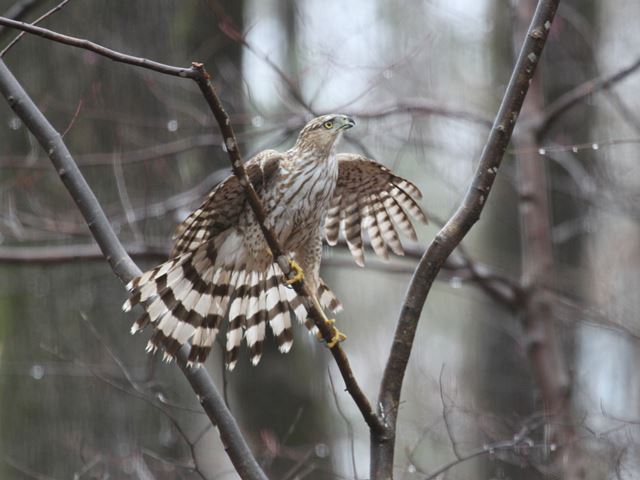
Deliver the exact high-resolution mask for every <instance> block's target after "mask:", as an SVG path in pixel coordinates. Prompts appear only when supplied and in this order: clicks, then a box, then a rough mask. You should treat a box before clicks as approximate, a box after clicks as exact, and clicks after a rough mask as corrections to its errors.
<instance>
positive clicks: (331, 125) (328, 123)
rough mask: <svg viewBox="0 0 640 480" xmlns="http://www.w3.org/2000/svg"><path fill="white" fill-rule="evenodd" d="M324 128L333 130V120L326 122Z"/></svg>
mask: <svg viewBox="0 0 640 480" xmlns="http://www.w3.org/2000/svg"><path fill="white" fill-rule="evenodd" d="M323 125H324V128H326V129H327V130H331V129H332V128H333V122H324V124H323Z"/></svg>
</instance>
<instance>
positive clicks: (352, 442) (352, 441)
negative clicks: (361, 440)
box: [327, 369, 358, 480]
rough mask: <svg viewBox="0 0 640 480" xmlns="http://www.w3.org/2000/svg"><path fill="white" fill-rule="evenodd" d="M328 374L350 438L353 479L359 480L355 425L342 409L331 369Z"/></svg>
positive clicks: (332, 391)
mask: <svg viewBox="0 0 640 480" xmlns="http://www.w3.org/2000/svg"><path fill="white" fill-rule="evenodd" d="M327 374H328V375H329V385H330V386H331V393H332V394H333V401H334V402H335V404H336V410H338V413H339V414H340V416H341V417H342V419H343V420H344V423H345V425H346V426H347V437H348V438H349V449H350V450H351V467H352V468H353V478H355V479H356V480H358V469H357V468H356V446H355V443H356V442H355V436H354V434H353V425H351V422H350V421H349V418H348V417H347V415H346V414H345V413H344V412H343V411H342V407H340V401H339V400H338V393H337V392H336V387H335V385H334V384H333V375H331V369H327Z"/></svg>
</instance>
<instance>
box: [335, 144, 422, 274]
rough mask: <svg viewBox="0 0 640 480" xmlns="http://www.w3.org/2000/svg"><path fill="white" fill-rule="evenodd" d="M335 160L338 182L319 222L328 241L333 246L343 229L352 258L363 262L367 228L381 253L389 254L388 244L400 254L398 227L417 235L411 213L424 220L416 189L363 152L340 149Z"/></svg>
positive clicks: (383, 255)
mask: <svg viewBox="0 0 640 480" xmlns="http://www.w3.org/2000/svg"><path fill="white" fill-rule="evenodd" d="M337 159H338V183H337V185H336V190H335V192H334V195H333V198H332V200H331V205H330V208H329V211H328V213H327V218H326V220H325V227H324V228H325V236H326V238H327V243H329V245H335V244H336V243H337V241H338V234H339V232H340V231H342V235H343V236H344V238H345V240H346V241H347V246H348V247H349V250H350V251H351V254H352V255H353V258H354V259H355V261H356V263H357V264H358V265H360V266H364V252H363V248H362V232H363V231H366V232H367V234H368V235H369V239H370V241H371V246H372V247H373V250H374V251H375V252H376V254H377V255H378V256H379V257H380V258H382V259H384V260H387V259H388V258H389V250H388V249H389V248H390V249H391V250H392V251H393V252H394V253H395V254H396V255H404V250H403V248H402V243H400V239H399V237H398V231H397V229H399V230H400V231H401V232H402V233H404V234H405V235H406V236H408V237H409V238H410V239H412V240H416V238H417V237H416V231H415V229H414V228H413V224H412V223H411V220H410V216H411V217H413V218H415V219H416V220H418V221H420V222H422V223H427V217H426V216H425V214H424V212H423V211H422V209H421V208H420V205H418V203H417V202H416V199H420V198H422V193H421V192H420V190H419V189H418V188H417V187H416V186H415V185H414V184H413V183H411V182H410V181H408V180H406V179H404V178H402V177H399V176H397V175H394V174H393V172H391V171H390V170H389V169H388V168H386V167H385V166H383V165H381V164H379V163H378V162H374V161H373V160H369V159H368V158H366V157H363V156H362V155H356V154H351V153H339V154H338V155H337Z"/></svg>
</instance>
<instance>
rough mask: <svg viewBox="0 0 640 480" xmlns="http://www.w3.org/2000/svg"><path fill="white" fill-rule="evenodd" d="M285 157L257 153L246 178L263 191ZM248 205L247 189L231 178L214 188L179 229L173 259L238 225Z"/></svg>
mask: <svg viewBox="0 0 640 480" xmlns="http://www.w3.org/2000/svg"><path fill="white" fill-rule="evenodd" d="M281 158H282V155H281V154H280V153H279V152H277V151H275V150H265V151H263V152H260V153H258V154H257V155H256V156H254V157H253V158H252V159H251V160H249V161H248V162H246V163H245V164H244V168H245V170H246V172H247V176H248V177H249V180H250V181H251V184H252V185H253V188H254V189H256V191H258V192H259V191H260V189H261V188H262V186H263V185H265V184H266V183H267V182H268V181H269V179H270V178H271V177H272V176H273V174H274V173H275V172H276V170H277V169H278V165H279V164H280V160H281ZM244 204H245V193H244V188H243V187H242V185H240V182H239V181H238V179H237V178H236V176H235V175H231V176H230V177H228V178H227V179H226V180H224V181H223V182H221V183H220V184H219V185H218V186H217V187H216V188H214V189H213V190H212V191H211V193H210V194H209V196H208V197H207V199H206V200H205V201H204V202H203V203H202V205H200V207H198V208H197V209H196V210H195V211H194V212H193V213H192V214H191V215H189V216H188V217H187V219H186V220H184V221H183V222H182V223H181V224H179V225H178V227H177V228H176V232H175V234H174V236H173V240H174V246H173V249H172V251H171V257H176V256H178V255H180V254H181V253H185V252H188V251H190V250H194V249H196V248H197V247H198V246H199V245H201V244H202V243H203V242H206V241H208V240H209V239H211V238H214V237H215V236H216V235H218V234H219V233H221V232H223V231H225V230H227V229H228V228H229V227H232V226H234V225H236V224H237V223H238V219H239V218H240V215H241V214H242V210H243V209H244Z"/></svg>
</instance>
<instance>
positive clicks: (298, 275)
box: [287, 260, 304, 285]
mask: <svg viewBox="0 0 640 480" xmlns="http://www.w3.org/2000/svg"><path fill="white" fill-rule="evenodd" d="M289 265H290V266H291V270H293V272H294V275H293V277H291V278H287V283H288V284H289V285H293V284H294V283H296V282H301V281H302V280H304V272H303V271H302V267H301V266H300V265H298V262H296V261H295V260H289Z"/></svg>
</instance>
